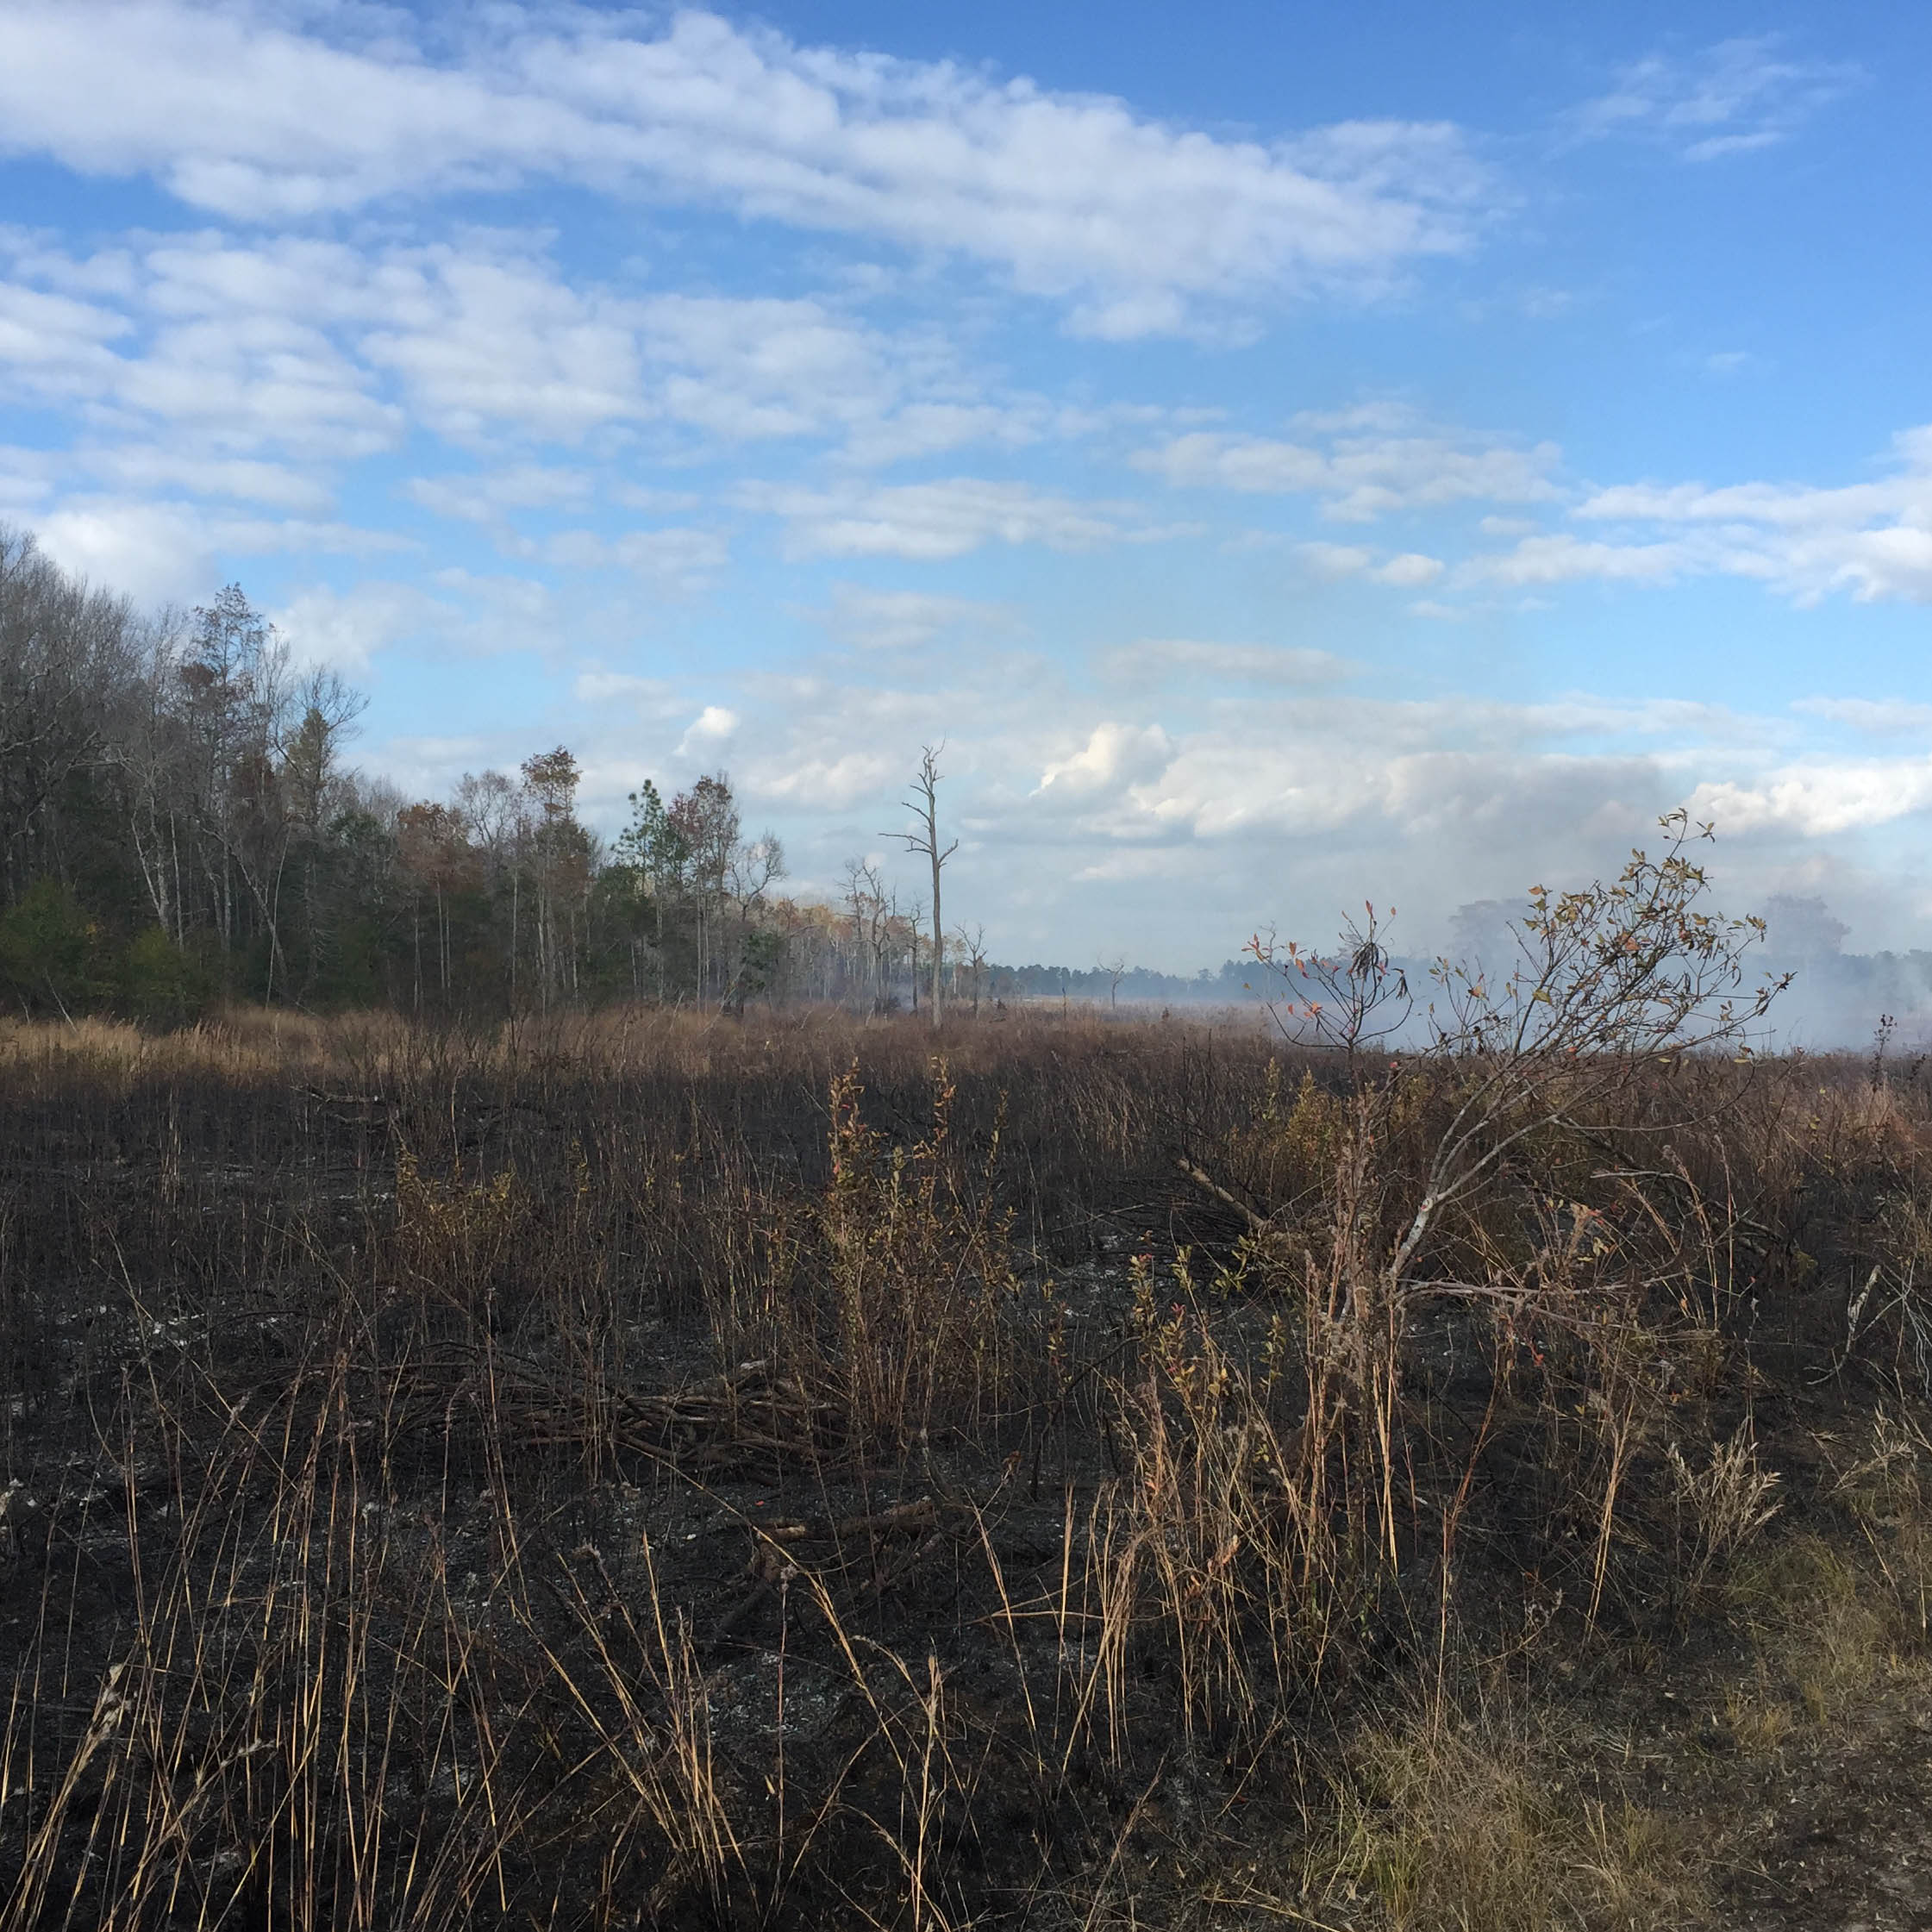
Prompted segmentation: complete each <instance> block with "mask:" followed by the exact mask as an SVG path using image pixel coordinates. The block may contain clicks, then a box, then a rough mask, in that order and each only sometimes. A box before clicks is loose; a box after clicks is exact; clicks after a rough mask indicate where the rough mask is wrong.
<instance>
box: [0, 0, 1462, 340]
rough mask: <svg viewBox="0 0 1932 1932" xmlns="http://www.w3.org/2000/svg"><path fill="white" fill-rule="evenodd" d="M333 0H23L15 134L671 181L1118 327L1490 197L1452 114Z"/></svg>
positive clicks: (106, 158)
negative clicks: (1170, 95)
mask: <svg viewBox="0 0 1932 1932" xmlns="http://www.w3.org/2000/svg"><path fill="white" fill-rule="evenodd" d="M325 18H326V16H316V15H310V16H308V22H307V24H306V25H305V26H304V27H303V28H296V27H294V26H291V25H289V24H285V23H284V22H285V21H286V20H287V16H283V15H278V14H277V13H276V12H274V11H272V10H271V9H269V8H267V7H266V6H254V7H249V6H237V7H234V8H232V9H228V8H224V9H212V8H208V7H199V6H193V5H190V4H187V3H186V0H100V3H97V4H94V5H90V6H87V7H84V8H80V7H72V6H66V5H59V4H54V3H52V0H28V3H26V4H23V5H20V6H16V7H15V8H14V9H12V10H11V11H10V13H9V20H8V59H7V60H6V62H5V63H4V65H3V66H0V129H3V130H4V133H3V134H0V140H3V141H4V143H5V145H6V146H7V147H9V148H11V149H12V150H13V151H14V152H16V153H47V154H51V155H52V156H53V157H54V158H55V159H59V160H60V161H61V162H63V163H65V164H66V165H67V166H70V167H73V168H76V169H78V170H81V171H83V172H89V173H122V174H126V173H132V172H149V173H152V174H153V176H155V177H156V178H158V179H159V181H161V182H162V183H163V184H165V185H166V187H167V188H168V189H169V191H171V192H172V193H173V194H174V195H176V196H178V197H180V198H181V199H182V200H184V201H185V202H187V203H190V204H191V205H192V206H195V207H197V208H201V209H208V210H209V211H211V212H213V213H215V214H217V215H220V216H226V217H228V218H230V219H233V220H237V221H241V222H262V223H278V224H286V223H288V222H292V221H299V220H302V219H303V218H306V217H310V216H316V215H319V214H323V213H329V212H336V213H340V212H344V211H348V210H353V209H361V208H364V207H366V206H368V205H370V204H372V203H382V202H387V201H396V200H416V199H420V198H421V197H424V196H425V195H435V194H444V193H451V192H464V193H471V194H476V193H482V194H488V193H491V192H494V191H504V190H508V189H511V188H514V187H517V186H520V185H522V184H525V183H528V182H530V181H532V180H539V179H563V180H570V181H575V182H579V183H584V184H589V185H592V186H595V187H597V188H600V189H603V190H604V191H610V192H616V193H627V194H647V195H650V196H653V197H665V196H669V197H674V198H678V199H682V200H685V201H688V202H694V203H700V204H704V205H709V206H712V207H722V208H725V209H730V210H733V211H735V212H736V213H738V214H739V215H741V216H747V217H750V218H753V219H758V220H766V221H776V222H785V223H789V224H791V225H793V226H796V227H801V228H812V229H820V230H828V231H835V232H841V233H845V234H856V235H864V236H868V237H872V238H877V239H883V240H886V241H891V242H894V243H897V244H900V245H903V246H905V247H910V248H914V249H917V250H921V251H929V252H932V253H937V254H941V255H947V256H954V257H965V258H966V259H972V260H977V261H979V262H980V263H983V264H985V265H987V266H991V267H992V268H995V269H996V270H997V271H999V272H1002V273H1004V275H1005V276H1007V277H1008V278H1010V280H1011V282H1012V283H1013V284H1015V285H1016V286H1017V287H1018V288H1020V289H1022V290H1023V291H1029V292H1030V293H1033V294H1036V295H1041V296H1046V297H1053V298H1055V299H1058V300H1060V301H1062V302H1065V303H1067V304H1068V307H1069V311H1070V313H1071V315H1072V317H1073V318H1074V320H1075V322H1076V324H1077V326H1079V327H1080V328H1084V329H1085V330H1087V331H1089V332H1091V333H1093V334H1097V335H1111V336H1121V337H1126V336H1133V335H1147V334H1151V333H1158V332H1162V331H1168V330H1173V329H1177V328H1186V327H1188V326H1190V325H1191V322H1193V321H1194V319H1195V318H1196V316H1197V313H1198V311H1199V310H1200V309H1201V307H1202V305H1203V304H1207V305H1209V306H1210V307H1212V306H1214V305H1218V304H1222V303H1236V304H1243V303H1273V302H1277V301H1279V300H1281V299H1283V298H1285V297H1292V296H1294V295H1297V294H1299V293H1302V292H1304V291H1309V290H1310V289H1316V290H1321V289H1330V288H1335V287H1344V288H1348V289H1351V290H1360V289H1367V290H1370V291H1373V290H1378V289H1380V288H1383V287H1385V286H1387V285H1388V284H1390V282H1391V280H1392V279H1394V278H1397V277H1398V276H1399V275H1400V274H1401V273H1402V272H1404V270H1406V269H1407V268H1408V267H1410V266H1411V265H1413V264H1414V263H1416V262H1417V261H1419V260H1422V259H1426V258H1428V257H1429V256H1432V255H1441V254H1447V253H1455V252H1458V251H1460V250H1462V249H1465V248H1466V247H1468V246H1469V244H1470V242H1471V241H1472V237H1473V235H1474V234H1475V233H1476V231H1477V230H1478V228H1479V226H1480V224H1481V222H1482V221H1483V220H1484V218H1485V215H1486V214H1487V213H1488V211H1489V210H1490V209H1491V208H1492V207H1493V206H1494V204H1495V199H1496V191H1495V189H1494V187H1493V184H1491V182H1490V181H1489V179H1488V178H1487V177H1486V176H1485V172H1484V171H1483V170H1482V168H1481V167H1480V166H1479V164H1478V163H1477V162H1476V161H1475V159H1473V158H1472V155H1471V153H1470V152H1469V148H1468V147H1467V144H1466V142H1465V141H1464V140H1463V138H1462V136H1461V134H1460V133H1459V131H1458V130H1457V129H1456V128H1453V127H1451V126H1448V125H1446V124H1443V123H1440V122H1427V123H1413V122H1391V121H1379V122H1350V123H1346V124H1343V125H1341V126H1339V127H1333V128H1322V129H1317V130H1315V131H1314V132H1312V133H1310V134H1304V135H1302V136H1300V137H1297V138H1294V139H1290V140H1282V141H1272V142H1263V141H1239V140H1232V139H1227V138H1222V137H1219V136H1216V135H1213V134H1205V133H1202V132H1199V131H1197V130H1195V129H1191V128H1179V127H1174V126H1170V125H1167V124H1166V123H1163V122H1157V121H1153V120H1149V119H1147V118H1145V117H1143V116H1137V115H1136V114H1135V113H1134V112H1133V110H1132V109H1129V107H1128V106H1127V105H1126V104H1125V103H1122V102H1120V101H1118V100H1115V99H1110V98H1108V97H1101V96H1094V95H1075V94H1066V93H1059V92H1054V91H1049V90H1047V89H1044V88H1041V87H1039V86H1036V85H1035V84H1032V83H1031V82H1029V81H1026V80H1021V79H1016V80H1011V81H1000V80H997V79H996V78H992V77H991V76H989V75H987V74H985V73H983V72H974V71H972V70H969V69H966V68H964V67H960V66H953V65H951V64H948V63H932V62H921V61H910V60H895V59H887V58H885V57H883V56H879V55H876V54H865V53H845V52H841V51H840V50H837V49H834V48H828V47H800V46H798V45H797V44H795V43H793V42H791V41H787V40H785V39H784V38H783V37H782V36H780V35H778V34H775V33H772V32H768V31H758V30H755V29H751V28H741V27H739V26H736V25H735V24H733V23H731V22H728V21H726V20H723V19H722V18H720V17H719V16H716V15H715V14H707V13H702V12H697V11H685V12H681V13H679V14H678V15H676V16H674V17H673V18H672V21H671V22H670V24H669V25H668V26H667V27H666V28H664V29H663V30H662V31H661V32H659V33H656V34H653V33H651V32H650V31H649V30H648V29H647V28H643V27H641V24H640V23H639V22H638V19H637V16H623V17H622V18H618V17H612V16H605V17H598V16H593V15H589V14H584V13H578V14H576V15H568V16H562V17H561V18H560V19H559V20H558V21H557V22H556V23H555V24H554V25H548V26H547V25H545V24H542V23H541V22H540V21H539V20H538V19H537V18H535V17H534V16H529V15H528V14H523V13H511V14H501V15H497V16H492V15H491V14H489V13H487V12H485V13H480V14H477V15H474V16H471V17H470V19H469V20H468V21H467V22H466V23H465V25H464V26H463V27H462V28H460V29H452V30H451V31H450V33H449V34H447V36H446V44H447V47H448V49H449V50H448V51H447V52H446V53H441V54H440V55H439V54H438V53H434V52H432V51H430V50H429V49H428V48H426V47H420V46H411V45H410V44H409V43H408V42H407V41H405V40H403V38H401V34H400V28H401V22H400V20H399V19H398V18H393V17H391V18H385V24H384V28H383V31H382V34H381V38H380V39H379V40H377V41H371V42H370V43H369V44H367V45H358V44H357V43H356V41H355V39H354V37H353V36H354V34H355V32H356V26H357V16H354V15H350V16H347V17H346V18H345V19H343V20H342V21H341V22H338V23H336V31H335V34H334V35H333V37H328V36H327V35H325V33H324V29H323V23H324V20H325ZM289 103H300V104H301V105H300V111H299V112H291V111H290V106H289Z"/></svg>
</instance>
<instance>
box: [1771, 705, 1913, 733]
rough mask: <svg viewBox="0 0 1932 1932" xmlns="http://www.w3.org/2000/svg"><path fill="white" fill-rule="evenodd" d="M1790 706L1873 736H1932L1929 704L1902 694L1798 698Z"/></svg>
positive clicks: (1795, 709)
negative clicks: (1876, 696)
mask: <svg viewBox="0 0 1932 1932" xmlns="http://www.w3.org/2000/svg"><path fill="white" fill-rule="evenodd" d="M1791 709H1792V710H1794V711H1804V712H1807V713H1809V714H1810V716H1813V717H1816V718H1828V719H1829V720H1830V721H1831V722H1833V723H1835V724H1843V725H1849V726H1850V727H1851V728H1853V729H1854V731H1863V732H1866V733H1869V734H1870V735H1873V736H1874V737H1886V738H1890V737H1904V736H1911V737H1923V736H1932V704H1916V703H1911V702H1910V701H1909V700H1908V699H1905V698H1901V697H1884V698H1870V697H1801V698H1799V699H1798V702H1797V703H1795V704H1793V705H1792V707H1791Z"/></svg>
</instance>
